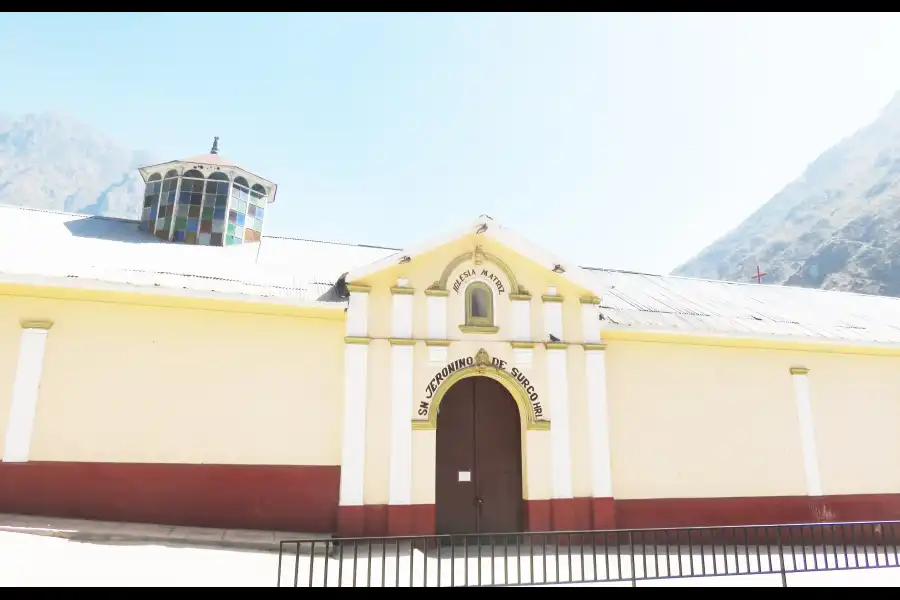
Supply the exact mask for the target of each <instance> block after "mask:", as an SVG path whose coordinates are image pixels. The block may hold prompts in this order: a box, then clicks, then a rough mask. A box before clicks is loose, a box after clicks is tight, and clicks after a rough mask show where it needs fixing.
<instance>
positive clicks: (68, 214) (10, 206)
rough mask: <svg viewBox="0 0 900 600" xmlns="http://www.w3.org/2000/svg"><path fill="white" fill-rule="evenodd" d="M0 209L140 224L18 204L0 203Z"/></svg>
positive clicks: (127, 220) (107, 217)
mask: <svg viewBox="0 0 900 600" xmlns="http://www.w3.org/2000/svg"><path fill="white" fill-rule="evenodd" d="M0 208H14V209H16V210H30V211H32V212H41V213H52V214H55V215H66V216H69V217H91V218H92V219H103V220H105V221H123V222H125V223H135V224H137V223H140V222H141V220H140V219H129V218H128V217H109V216H105V215H94V214H91V213H82V212H70V211H67V210H56V209H53V208H38V207H36V206H21V205H19V204H6V203H3V202H0Z"/></svg>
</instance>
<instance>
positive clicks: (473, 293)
mask: <svg viewBox="0 0 900 600" xmlns="http://www.w3.org/2000/svg"><path fill="white" fill-rule="evenodd" d="M466 325H467V326H469V327H493V326H494V295H493V293H492V292H491V288H490V287H488V285H487V284H486V283H483V282H481V281H473V282H472V283H470V284H469V286H468V287H467V288H466Z"/></svg>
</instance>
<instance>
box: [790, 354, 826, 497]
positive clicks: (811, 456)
mask: <svg viewBox="0 0 900 600" xmlns="http://www.w3.org/2000/svg"><path fill="white" fill-rule="evenodd" d="M791 379H792V380H793V382H794V399H795V400H796V403H797V418H798V420H799V422H800V444H801V448H802V449H803V470H804V472H805V474H806V493H807V495H809V496H821V495H822V479H821V477H820V475H819V458H818V454H817V451H816V434H815V428H814V427H813V415H812V402H811V401H810V396H809V369H805V368H802V367H794V368H791Z"/></svg>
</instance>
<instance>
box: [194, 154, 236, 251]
mask: <svg viewBox="0 0 900 600" xmlns="http://www.w3.org/2000/svg"><path fill="white" fill-rule="evenodd" d="M228 185H229V181H228V175H226V174H225V173H222V172H221V171H216V172H214V173H212V174H211V175H210V176H209V178H208V179H207V180H206V191H205V192H204V193H203V208H202V210H201V211H200V234H199V236H198V240H197V243H199V244H203V245H204V246H221V245H222V241H223V239H224V234H225V221H226V217H227V214H226V213H227V212H228Z"/></svg>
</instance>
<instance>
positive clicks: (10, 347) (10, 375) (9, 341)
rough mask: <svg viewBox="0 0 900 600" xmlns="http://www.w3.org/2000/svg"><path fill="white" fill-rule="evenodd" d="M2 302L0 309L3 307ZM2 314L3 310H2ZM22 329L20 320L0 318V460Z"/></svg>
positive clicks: (0, 302)
mask: <svg viewBox="0 0 900 600" xmlns="http://www.w3.org/2000/svg"><path fill="white" fill-rule="evenodd" d="M2 306H3V304H2V300H0V307H2ZM0 314H3V309H2V308H0ZM21 333H22V328H21V326H20V325H19V319H18V318H0V459H2V458H3V447H4V446H3V445H4V443H5V438H6V423H7V421H8V419H9V407H10V404H11V403H12V392H13V381H15V376H16V365H17V364H18V357H19V336H20V335H21Z"/></svg>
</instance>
